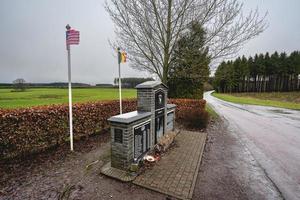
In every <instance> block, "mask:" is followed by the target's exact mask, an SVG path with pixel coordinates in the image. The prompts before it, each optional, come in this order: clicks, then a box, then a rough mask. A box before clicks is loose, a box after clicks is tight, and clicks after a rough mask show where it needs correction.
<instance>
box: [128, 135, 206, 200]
mask: <svg viewBox="0 0 300 200" xmlns="http://www.w3.org/2000/svg"><path fill="white" fill-rule="evenodd" d="M205 140H206V133H199V132H191V131H181V133H180V134H178V135H177V137H176V138H175V141H176V146H175V147H174V148H173V149H171V150H170V151H169V152H168V153H167V154H166V155H164V156H163V157H162V159H161V160H160V161H159V162H158V163H157V164H156V165H155V166H154V167H153V168H152V169H149V170H147V171H146V172H145V173H143V174H141V175H139V176H138V177H136V179H135V180H134V181H133V183H134V184H136V185H139V186H142V187H145V188H148V189H151V190H155V191H158V192H161V193H163V194H167V195H170V196H173V197H176V198H179V199H191V198H192V195H193V190H194V187H195V182H196V178H197V174H198V170H199V166H200V163H201V157H202V153H203V149H204V145H205Z"/></svg>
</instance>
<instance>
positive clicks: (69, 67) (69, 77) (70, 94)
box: [68, 45, 74, 151]
mask: <svg viewBox="0 0 300 200" xmlns="http://www.w3.org/2000/svg"><path fill="white" fill-rule="evenodd" d="M68 81H69V84H68V85H69V120H70V147H71V151H73V150H74V149H73V112H72V82H71V49H70V45H68Z"/></svg>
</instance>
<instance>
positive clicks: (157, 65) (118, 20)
mask: <svg viewBox="0 0 300 200" xmlns="http://www.w3.org/2000/svg"><path fill="white" fill-rule="evenodd" d="M105 7H106V10H107V11H108V13H109V14H110V16H111V18H112V20H113V22H114V23H115V25H116V30H115V32H116V35H117V38H118V39H117V40H116V42H115V44H117V45H119V46H121V47H123V48H124V49H126V51H128V53H129V55H130V57H129V59H130V61H131V66H132V67H133V68H135V69H138V70H146V71H148V72H150V73H152V74H156V75H157V76H158V77H159V78H160V79H161V80H162V81H163V82H165V83H166V82H167V79H168V72H169V69H170V65H171V64H172V62H173V59H174V58H173V53H174V47H175V44H176V43H177V41H178V40H179V39H180V37H181V35H182V34H184V33H185V32H186V31H187V30H188V27H189V25H190V24H191V23H192V22H193V21H198V22H199V23H200V24H201V25H202V26H203V28H204V30H205V31H206V36H207V37H206V40H205V46H207V47H209V56H210V58H211V60H217V59H220V58H227V57H230V56H232V55H234V54H236V53H237V52H238V50H239V49H240V48H241V47H242V46H243V45H244V44H245V42H247V41H248V40H250V39H252V38H254V37H255V36H257V35H258V34H259V33H261V32H262V31H264V29H265V28H266V22H265V16H266V15H264V16H260V15H259V13H258V10H254V11H251V12H249V13H248V14H247V15H246V16H244V14H243V11H242V8H243V4H242V3H240V2H239V1H238V0H147V1H136V0H111V1H110V2H106V4H105Z"/></svg>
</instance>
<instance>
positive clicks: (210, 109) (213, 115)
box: [205, 103, 219, 119]
mask: <svg viewBox="0 0 300 200" xmlns="http://www.w3.org/2000/svg"><path fill="white" fill-rule="evenodd" d="M205 110H206V111H207V112H208V114H209V116H210V117H211V118H212V119H216V118H218V117H219V115H218V114H217V113H216V111H215V110H214V109H213V108H212V107H211V106H210V105H209V104H208V103H206V105H205Z"/></svg>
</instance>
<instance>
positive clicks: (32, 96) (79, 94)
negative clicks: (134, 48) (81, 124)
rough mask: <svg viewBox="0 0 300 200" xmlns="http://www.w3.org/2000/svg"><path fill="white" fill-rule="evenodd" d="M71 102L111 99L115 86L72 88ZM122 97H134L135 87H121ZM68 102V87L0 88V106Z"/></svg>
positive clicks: (115, 93) (116, 92)
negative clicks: (22, 90)
mask: <svg viewBox="0 0 300 200" xmlns="http://www.w3.org/2000/svg"><path fill="white" fill-rule="evenodd" d="M72 93H73V102H74V103H77V102H87V101H98V100H112V99H118V98H119V92H118V89H116V88H74V89H72ZM122 97H123V98H135V97H136V90H135V89H123V90H122ZM62 103H68V89H65V88H64V89H60V88H34V89H28V90H26V91H25V92H12V89H3V88H2V89H1V88H0V108H22V107H23V108H24V107H31V106H37V105H49V104H62Z"/></svg>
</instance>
